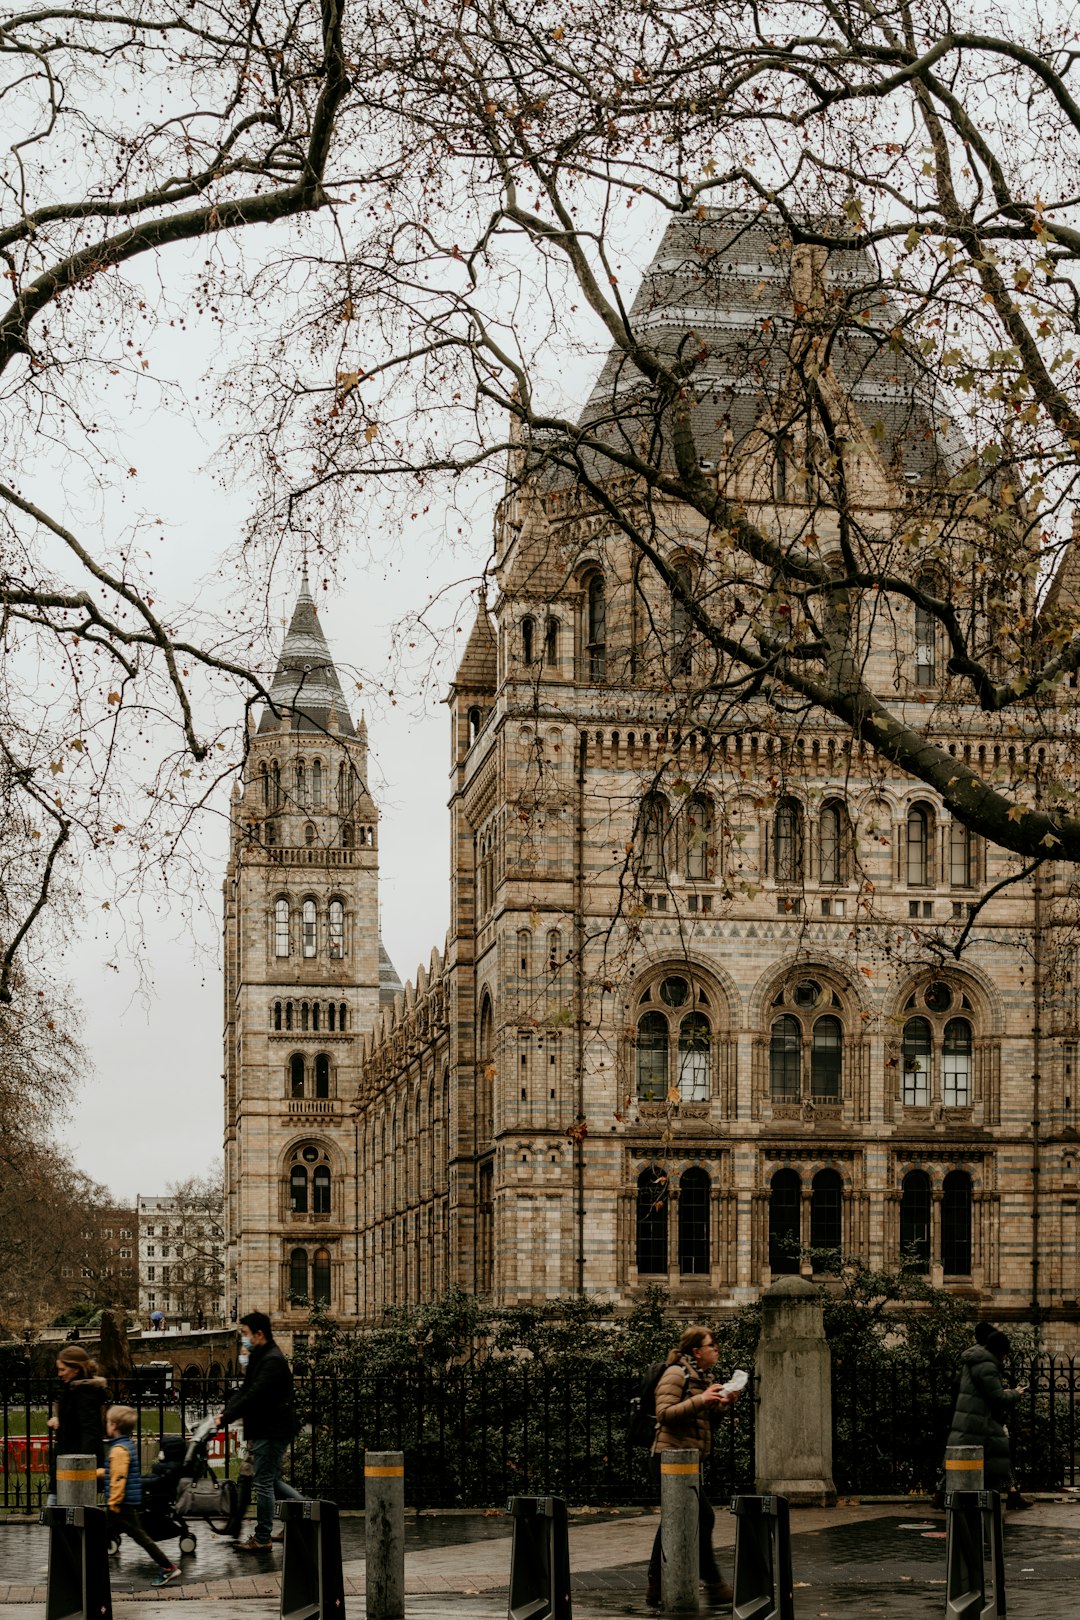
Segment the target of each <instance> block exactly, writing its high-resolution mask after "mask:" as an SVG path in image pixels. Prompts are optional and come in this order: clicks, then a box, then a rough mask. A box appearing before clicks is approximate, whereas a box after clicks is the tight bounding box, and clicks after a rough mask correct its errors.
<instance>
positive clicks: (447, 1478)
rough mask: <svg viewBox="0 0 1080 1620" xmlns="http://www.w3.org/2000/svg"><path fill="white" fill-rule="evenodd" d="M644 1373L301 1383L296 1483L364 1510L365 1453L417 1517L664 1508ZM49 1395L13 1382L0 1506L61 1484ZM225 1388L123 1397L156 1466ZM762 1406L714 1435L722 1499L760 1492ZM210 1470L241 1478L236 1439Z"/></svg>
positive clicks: (485, 1368)
mask: <svg viewBox="0 0 1080 1620" xmlns="http://www.w3.org/2000/svg"><path fill="white" fill-rule="evenodd" d="M639 1383H640V1375H639V1374H638V1373H623V1372H617V1371H608V1370H604V1371H598V1370H596V1369H591V1370H589V1369H585V1368H582V1369H580V1370H575V1371H573V1372H569V1373H568V1372H564V1371H558V1372H553V1371H550V1370H547V1369H545V1368H541V1367H539V1366H537V1364H536V1363H533V1362H524V1361H522V1362H518V1361H507V1362H487V1363H485V1364H483V1365H479V1366H471V1367H452V1368H443V1369H439V1370H438V1371H437V1372H434V1371H429V1370H428V1369H427V1368H426V1367H425V1366H423V1365H422V1364H415V1365H413V1366H411V1367H408V1368H405V1369H403V1370H402V1372H401V1373H400V1374H385V1375H379V1376H375V1377H370V1376H369V1377H360V1376H357V1377H355V1378H350V1377H330V1376H324V1375H319V1374H313V1375H310V1376H305V1377H298V1378H297V1380H296V1402H297V1417H298V1433H297V1435H296V1438H295V1439H294V1441H293V1443H292V1447H291V1453H292V1455H291V1459H290V1467H289V1469H288V1472H289V1475H290V1477H291V1479H292V1480H293V1483H294V1484H295V1485H296V1486H297V1487H298V1488H299V1489H301V1490H303V1491H304V1492H306V1493H307V1494H309V1495H312V1496H321V1497H326V1498H329V1499H330V1500H332V1501H335V1502H337V1503H338V1505H339V1506H340V1507H342V1508H358V1507H362V1506H363V1458H364V1452H365V1451H367V1450H371V1451H402V1452H404V1454H405V1481H406V1501H407V1502H408V1504H409V1505H410V1506H412V1507H491V1506H495V1505H499V1504H501V1503H503V1502H505V1500H506V1498H507V1497H508V1496H514V1495H545V1496H546V1495H559V1496H565V1497H567V1498H568V1499H569V1500H571V1501H572V1502H574V1503H577V1504H582V1505H589V1504H601V1503H609V1504H618V1503H626V1504H630V1503H637V1502H648V1501H651V1500H652V1499H653V1491H652V1487H651V1484H650V1481H649V1469H648V1454H647V1452H645V1451H644V1450H642V1449H640V1448H631V1447H630V1446H628V1444H627V1440H626V1431H627V1426H628V1422H629V1416H630V1406H631V1401H632V1399H633V1397H634V1395H635V1394H636V1393H637V1389H638V1386H639ZM50 1395H51V1388H50V1386H49V1385H48V1384H47V1383H46V1382H45V1381H43V1380H33V1379H19V1378H17V1377H16V1378H9V1379H8V1380H7V1381H6V1383H4V1384H0V1398H2V1403H3V1442H4V1444H3V1463H4V1473H3V1492H2V1496H0V1508H6V1509H9V1510H20V1511H23V1512H25V1511H27V1510H28V1509H29V1510H33V1509H34V1508H35V1507H37V1506H40V1505H41V1504H42V1503H43V1502H44V1499H45V1494H46V1492H47V1490H48V1488H49V1485H48V1481H49V1438H48V1434H47V1430H46V1427H45V1424H46V1419H47V1417H48V1401H49V1398H50ZM222 1397H223V1389H222V1385H221V1383H220V1381H217V1380H213V1381H204V1380H197V1379H185V1380H183V1382H182V1383H181V1384H180V1385H179V1386H178V1387H177V1388H176V1389H175V1390H172V1389H161V1390H158V1391H156V1392H146V1391H144V1390H141V1389H135V1390H125V1391H124V1392H123V1398H124V1399H125V1400H127V1401H130V1403H131V1405H133V1406H135V1408H136V1410H137V1412H138V1416H139V1422H138V1428H137V1431H136V1435H137V1438H138V1440H139V1441H140V1443H141V1444H142V1446H143V1452H142V1454H143V1457H144V1461H145V1459H146V1458H147V1456H148V1454H149V1453H152V1452H153V1450H154V1449H155V1443H160V1437H161V1436H162V1435H163V1434H166V1433H181V1432H183V1431H184V1430H185V1429H186V1428H188V1427H190V1425H191V1424H193V1423H194V1422H196V1421H198V1420H199V1419H200V1418H202V1417H203V1416H205V1414H206V1413H207V1412H208V1411H214V1410H217V1409H218V1408H219V1407H220V1406H221V1404H222ZM753 1431H754V1403H753V1401H752V1400H751V1399H750V1398H749V1392H748V1393H747V1396H746V1397H744V1398H743V1399H742V1400H741V1401H739V1402H738V1404H737V1405H736V1406H735V1407H734V1408H733V1409H732V1413H731V1414H730V1415H728V1416H724V1417H723V1418H722V1419H721V1420H720V1422H719V1423H718V1424H717V1427H716V1431H715V1433H716V1443H715V1446H714V1450H713V1453H712V1455H711V1456H710V1457H709V1458H708V1460H707V1463H706V1483H707V1488H708V1490H709V1491H710V1493H711V1494H712V1496H713V1497H714V1499H716V1500H722V1499H723V1498H724V1497H725V1496H727V1495H730V1494H731V1493H732V1492H734V1491H736V1490H745V1489H747V1488H752V1482H753V1473H754V1462H753V1458H754V1434H753ZM210 1460H211V1464H212V1466H214V1467H216V1468H217V1469H218V1470H219V1471H220V1470H229V1471H235V1468H236V1464H237V1457H236V1440H235V1431H230V1435H229V1436H226V1437H225V1440H224V1443H219V1444H218V1445H216V1446H215V1448H214V1452H213V1453H212V1454H211V1459H210Z"/></svg>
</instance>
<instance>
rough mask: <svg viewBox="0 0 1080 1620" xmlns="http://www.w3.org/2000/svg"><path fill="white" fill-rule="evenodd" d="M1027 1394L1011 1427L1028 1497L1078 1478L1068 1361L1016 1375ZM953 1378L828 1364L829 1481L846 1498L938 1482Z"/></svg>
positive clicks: (1075, 1381)
mask: <svg viewBox="0 0 1080 1620" xmlns="http://www.w3.org/2000/svg"><path fill="white" fill-rule="evenodd" d="M1013 1373H1014V1376H1015V1378H1016V1380H1017V1383H1018V1384H1021V1385H1023V1386H1024V1395H1023V1396H1022V1398H1021V1399H1020V1401H1019V1402H1018V1403H1017V1405H1016V1407H1015V1408H1014V1411H1013V1416H1012V1420H1011V1422H1010V1424H1009V1431H1010V1441H1011V1447H1012V1458H1013V1472H1014V1474H1015V1476H1016V1479H1017V1482H1018V1483H1019V1484H1020V1485H1021V1487H1023V1488H1025V1489H1027V1490H1036V1491H1037V1490H1057V1489H1059V1488H1060V1487H1061V1486H1062V1485H1075V1484H1076V1481H1077V1395H1078V1392H1080V1370H1078V1366H1077V1363H1076V1361H1075V1360H1074V1359H1073V1358H1072V1357H1069V1358H1062V1359H1059V1360H1055V1359H1054V1358H1052V1357H1050V1356H1039V1357H1037V1358H1036V1359H1035V1360H1034V1361H1031V1362H1028V1363H1026V1364H1024V1365H1023V1366H1017V1367H1016V1368H1014V1369H1013ZM957 1382H958V1379H957V1375H956V1374H955V1373H953V1372H943V1371H941V1370H940V1369H937V1370H935V1369H932V1368H931V1369H928V1368H926V1367H922V1366H919V1365H917V1364H914V1363H894V1364H892V1365H888V1364H886V1365H875V1364H874V1363H873V1362H872V1361H863V1362H853V1363H850V1364H841V1363H839V1362H834V1363H833V1477H834V1479H835V1481H836V1487H837V1490H838V1491H840V1492H841V1493H842V1494H848V1493H850V1494H853V1495H862V1496H885V1495H906V1494H908V1493H909V1492H913V1491H914V1492H918V1491H933V1490H935V1489H936V1488H937V1485H938V1484H939V1482H940V1477H941V1473H942V1459H943V1457H944V1454H945V1442H946V1439H947V1438H948V1434H949V1427H950V1424H951V1421H952V1413H953V1407H954V1405H955V1403H956V1393H957Z"/></svg>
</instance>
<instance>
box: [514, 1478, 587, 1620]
mask: <svg viewBox="0 0 1080 1620" xmlns="http://www.w3.org/2000/svg"><path fill="white" fill-rule="evenodd" d="M506 1511H507V1512H508V1513H509V1514H511V1515H512V1517H513V1520H514V1535H513V1540H512V1541H511V1543H510V1610H509V1620H571V1612H572V1611H571V1606H570V1539H569V1533H568V1528H567V1521H566V1503H565V1502H564V1501H563V1499H562V1497H561V1496H512V1497H511V1498H510V1500H509V1502H508V1503H507V1504H506Z"/></svg>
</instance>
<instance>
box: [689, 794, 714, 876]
mask: <svg viewBox="0 0 1080 1620" xmlns="http://www.w3.org/2000/svg"><path fill="white" fill-rule="evenodd" d="M683 815H684V818H685V826H686V875H687V877H688V878H689V879H690V881H691V882H692V883H705V882H707V881H708V879H709V877H710V876H711V873H710V870H709V867H710V859H709V857H710V855H711V853H712V849H711V845H712V804H711V803H710V801H709V800H708V799H707V798H706V797H705V795H704V794H703V793H695V794H694V795H693V797H692V798H690V799H688V800H687V801H686V809H685V811H684V812H683Z"/></svg>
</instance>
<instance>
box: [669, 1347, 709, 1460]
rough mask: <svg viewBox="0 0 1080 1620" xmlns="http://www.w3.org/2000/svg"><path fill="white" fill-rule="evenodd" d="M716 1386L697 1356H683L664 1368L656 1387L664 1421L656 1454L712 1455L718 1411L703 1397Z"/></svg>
mask: <svg viewBox="0 0 1080 1620" xmlns="http://www.w3.org/2000/svg"><path fill="white" fill-rule="evenodd" d="M715 1382H716V1380H715V1378H714V1377H713V1375H712V1373H703V1372H702V1370H701V1368H700V1367H699V1366H698V1364H697V1362H696V1361H695V1360H694V1358H693V1356H680V1357H679V1358H678V1359H677V1360H676V1361H672V1362H670V1363H669V1364H668V1365H667V1366H666V1367H665V1368H664V1370H663V1372H662V1373H661V1374H660V1382H659V1383H658V1384H657V1386H656V1416H657V1418H658V1419H659V1420H660V1421H659V1428H658V1429H657V1431H656V1439H655V1441H654V1442H653V1450H654V1451H684V1450H685V1451H700V1452H701V1453H702V1455H703V1456H704V1455H706V1454H707V1453H708V1452H709V1451H711V1449H712V1416H711V1414H712V1413H713V1412H715V1411H717V1410H718V1409H717V1408H716V1407H715V1406H710V1405H709V1404H708V1403H707V1402H706V1401H704V1400H703V1399H702V1394H703V1392H704V1391H705V1390H707V1389H708V1388H709V1386H710V1384H713V1383H715Z"/></svg>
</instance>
